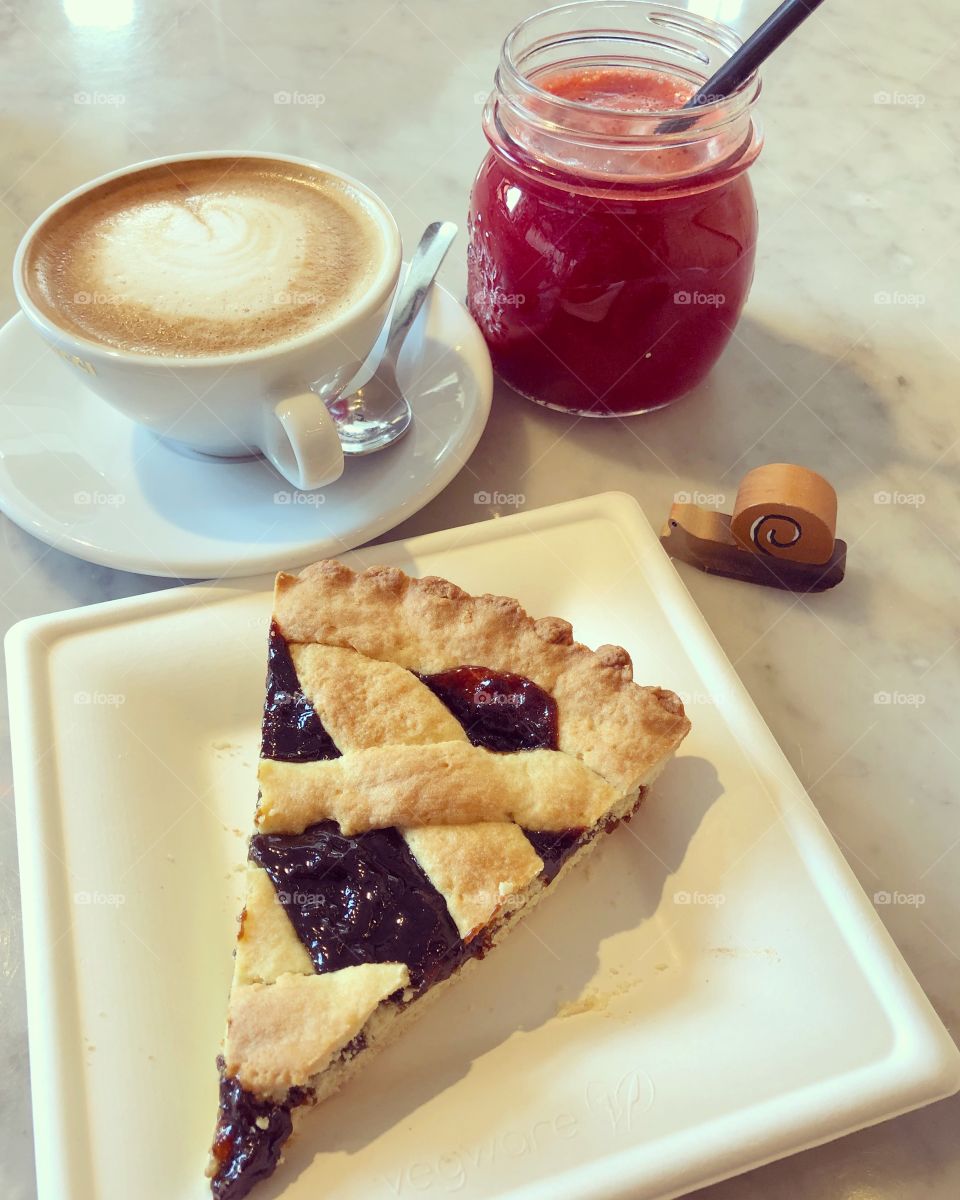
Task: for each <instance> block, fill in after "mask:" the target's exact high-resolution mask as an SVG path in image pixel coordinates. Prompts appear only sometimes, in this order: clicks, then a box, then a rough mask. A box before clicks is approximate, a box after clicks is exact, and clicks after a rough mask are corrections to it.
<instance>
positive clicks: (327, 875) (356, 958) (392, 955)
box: [250, 821, 467, 989]
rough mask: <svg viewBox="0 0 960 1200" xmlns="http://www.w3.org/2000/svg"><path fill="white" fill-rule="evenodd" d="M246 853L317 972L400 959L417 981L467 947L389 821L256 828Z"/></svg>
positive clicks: (439, 973) (440, 972) (449, 965)
mask: <svg viewBox="0 0 960 1200" xmlns="http://www.w3.org/2000/svg"><path fill="white" fill-rule="evenodd" d="M250 858H251V860H252V861H253V862H255V863H256V864H257V865H258V866H260V867H263V869H264V870H265V871H266V872H267V874H268V875H269V876H270V878H271V880H272V881H273V886H274V888H275V889H276V892H277V898H278V900H279V901H280V903H281V904H282V905H283V907H284V909H285V911H286V913H287V916H288V917H289V918H290V921H291V923H292V924H293V927H294V929H296V931H297V934H298V936H299V938H300V941H301V942H302V943H303V945H304V947H305V948H306V950H307V953H308V954H309V955H310V958H311V959H312V960H313V965H314V966H315V967H316V969H317V971H318V972H324V971H337V970H339V969H340V968H341V967H351V966H355V965H356V964H357V963H384V962H403V963H406V964H407V966H408V968H409V970H410V982H411V984H412V985H413V986H414V987H415V988H417V989H421V988H424V987H428V986H429V985H430V984H432V983H436V982H438V981H439V980H441V979H445V978H446V977H447V976H448V975H449V974H451V972H452V971H453V970H454V969H455V968H456V967H457V966H458V965H459V964H460V962H462V960H463V959H464V957H466V954H467V950H466V948H465V946H464V943H463V941H462V939H461V937H460V934H459V933H458V932H457V927H456V925H455V924H454V923H453V919H452V918H451V916H450V914H449V912H448V911H447V905H446V901H445V900H444V898H443V896H442V895H441V894H440V893H439V892H438V891H437V889H436V888H435V887H434V886H433V884H432V883H431V882H430V880H429V879H428V877H427V876H426V874H425V873H424V871H423V869H422V868H421V866H420V864H419V863H418V862H417V860H416V859H415V858H414V856H413V854H412V853H411V851H410V848H409V846H408V845H407V843H406V842H405V841H404V840H403V837H402V836H401V834H400V833H399V831H398V830H396V829H374V830H371V831H370V832H369V833H362V834H360V835H359V836H357V837H344V835H343V834H342V833H341V832H340V830H339V828H338V826H337V825H336V823H335V822H333V821H323V822H321V823H320V824H317V825H311V826H310V828H309V829H307V830H305V831H304V832H303V833H302V834H298V835H293V836H288V835H286V834H258V835H257V836H256V837H254V838H253V839H252V840H251V842H250Z"/></svg>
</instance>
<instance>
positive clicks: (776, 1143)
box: [5, 492, 960, 1200]
mask: <svg viewBox="0 0 960 1200" xmlns="http://www.w3.org/2000/svg"><path fill="white" fill-rule="evenodd" d="M591 518H592V519H606V520H611V521H613V523H614V524H615V525H616V526H617V527H618V528H619V529H620V530H621V531H622V532H623V533H624V534H625V536H626V537H627V540H628V542H629V544H630V546H631V547H632V548H633V550H634V553H635V554H636V556H637V561H641V562H642V565H643V569H644V571H645V573H646V574H647V575H648V577H652V578H651V583H652V584H653V585H654V587H656V588H658V589H661V590H660V594H661V595H663V594H664V591H663V589H665V590H666V592H667V593H670V592H672V593H673V595H672V596H671V597H670V599H671V600H672V601H673V602H675V603H676V604H678V605H679V607H677V608H675V610H674V611H675V612H676V613H679V617H678V618H677V619H678V621H680V620H681V619H682V624H683V628H684V634H683V641H684V646H685V649H687V650H688V652H689V653H690V655H691V657H694V658H702V656H703V655H704V654H706V655H707V656H708V657H709V659H711V660H712V661H713V663H714V664H715V667H716V669H717V670H718V671H719V672H720V673H721V674H723V675H724V676H725V677H727V678H728V679H729V681H730V684H731V686H730V688H729V689H728V692H727V693H725V695H729V697H730V702H731V703H736V704H737V705H738V706H739V707H740V710H741V711H740V715H739V719H740V720H742V721H746V722H747V723H748V725H749V726H751V727H752V731H753V733H754V734H756V740H755V742H754V743H753V744H751V747H750V753H751V757H752V758H753V759H754V760H755V761H758V762H761V763H762V764H763V765H764V766H765V767H766V769H768V770H774V771H775V772H776V775H777V778H778V779H780V780H782V781H785V782H786V783H788V784H789V787H790V791H791V798H792V799H793V800H795V801H796V804H795V805H791V808H790V810H789V811H787V810H785V811H784V813H783V819H784V822H785V824H786V825H787V828H788V833H789V836H790V838H791V841H792V842H793V843H794V845H795V847H796V850H797V853H798V854H799V855H800V857H801V859H802V861H803V862H804V864H805V865H806V866H807V867H808V868H809V870H810V876H811V886H813V887H815V888H816V889H817V891H818V892H819V893H820V894H821V896H822V897H823V900H824V903H825V905H826V906H827V907H828V909H829V911H830V913H831V914H832V916H833V917H834V919H835V920H836V922H837V925H838V928H839V929H840V931H841V932H842V934H843V938H844V943H845V946H846V949H847V951H848V952H849V953H850V954H851V955H853V957H854V958H855V959H856V960H857V961H858V963H859V965H860V967H861V969H862V970H863V971H864V973H865V974H866V976H867V978H868V980H869V982H870V983H871V985H872V990H873V991H874V994H875V997H876V1000H877V1003H878V1004H879V1005H881V1006H882V1008H883V1011H884V1012H886V1013H887V1015H888V1017H890V1019H891V1024H892V1025H893V1026H894V1028H895V1031H896V1034H897V1036H896V1037H895V1039H894V1045H893V1048H892V1049H891V1050H890V1051H889V1052H887V1053H885V1054H884V1055H883V1056H881V1057H879V1058H877V1059H875V1060H874V1061H872V1062H870V1063H869V1064H867V1065H865V1066H864V1067H861V1068H858V1069H856V1070H854V1071H848V1072H846V1073H845V1074H841V1075H836V1076H829V1077H826V1078H825V1079H821V1080H818V1081H817V1082H816V1083H814V1084H810V1085H808V1086H806V1087H805V1088H802V1089H799V1090H796V1089H795V1090H794V1091H792V1092H789V1093H787V1094H786V1095H785V1096H783V1097H779V1098H778V1099H776V1100H774V1101H768V1102H766V1103H764V1104H759V1105H757V1106H754V1107H752V1108H747V1109H740V1110H737V1111H736V1112H735V1113H731V1114H725V1115H724V1116H722V1117H718V1118H714V1119H712V1120H711V1121H710V1122H707V1123H705V1124H699V1125H696V1126H691V1127H690V1128H688V1129H684V1130H679V1131H677V1132H676V1133H674V1134H671V1135H669V1136H668V1137H666V1138H662V1139H660V1140H659V1141H658V1142H656V1143H654V1144H652V1145H650V1146H646V1147H644V1146H633V1147H629V1148H625V1149H623V1150H620V1151H618V1152H615V1153H612V1154H607V1155H604V1156H602V1157H600V1158H597V1159H594V1160H592V1161H591V1162H589V1163H584V1164H581V1165H579V1166H576V1167H573V1168H570V1169H568V1170H566V1171H564V1172H562V1173H560V1174H558V1175H555V1176H552V1177H550V1178H548V1179H546V1180H540V1181H538V1182H536V1183H532V1184H529V1185H523V1186H521V1187H519V1188H514V1189H513V1190H511V1191H509V1192H500V1193H498V1194H499V1195H501V1196H502V1197H504V1200H544V1198H545V1197H546V1196H548V1195H549V1197H551V1200H553V1198H555V1200H583V1198H585V1197H590V1200H626V1198H627V1197H628V1196H632V1197H638V1196H641V1197H643V1200H672V1198H674V1197H677V1196H681V1195H683V1194H685V1193H686V1192H688V1191H690V1190H691V1189H692V1188H697V1187H703V1186H707V1185H709V1184H711V1183H715V1182H718V1181H720V1180H722V1179H726V1178H730V1177H732V1176H735V1175H738V1174H741V1173H742V1172H744V1171H748V1170H752V1169H754V1168H756V1167H758V1166H762V1165H764V1164H765V1163H768V1162H772V1161H775V1160H777V1159H780V1158H784V1157H787V1156H788V1155H791V1154H794V1153H798V1152H800V1151H802V1150H805V1149H808V1148H810V1147H812V1146H816V1145H820V1144H823V1143H825V1142H828V1141H832V1140H834V1139H835V1138H838V1137H841V1136H844V1135H845V1134H848V1133H851V1132H854V1131H855V1130H857V1129H861V1128H865V1127H866V1126H868V1125H872V1124H877V1123H879V1122H881V1121H884V1120H888V1119H890V1118H892V1117H895V1116H898V1115H900V1114H902V1113H904V1112H908V1111H910V1110H911V1109H914V1108H918V1107H921V1106H923V1105H925V1104H927V1103H931V1102H933V1101H935V1100H938V1099H943V1098H945V1097H947V1096H949V1095H952V1094H953V1093H954V1092H956V1091H957V1090H958V1089H960V1050H958V1048H957V1046H956V1045H955V1044H954V1042H953V1040H952V1038H951V1037H950V1034H949V1033H948V1031H947V1029H946V1027H945V1026H944V1024H943V1022H942V1021H941V1019H940V1017H939V1016H938V1015H937V1013H936V1011H935V1010H934V1008H933V1006H932V1004H931V1002H930V1000H929V999H928V998H927V996H926V995H925V993H924V992H923V990H922V988H921V987H920V985H919V983H918V982H917V980H916V978H915V977H914V975H913V973H912V972H911V970H910V968H909V967H908V965H907V963H906V961H905V960H904V958H903V956H902V954H901V952H900V950H899V948H898V947H897V945H896V943H895V942H894V940H893V938H892V936H891V935H890V933H889V932H888V931H887V929H886V927H885V926H884V925H883V922H882V921H881V920H880V917H879V915H878V913H877V912H876V909H875V907H874V906H873V905H872V904H871V903H870V901H869V900H868V898H867V896H866V893H865V892H864V891H863V889H862V887H861V885H860V883H859V881H858V880H857V878H856V876H855V874H854V873H853V870H852V868H851V867H850V866H849V864H848V863H847V861H846V859H845V858H844V856H843V854H842V852H841V851H840V848H839V846H838V845H837V843H836V841H835V840H834V838H833V836H832V834H831V833H830V831H829V829H828V828H827V826H826V824H825V822H824V821H823V819H822V817H821V816H820V814H819V811H818V810H817V808H816V806H815V805H814V803H813V801H812V800H811V799H810V797H809V795H808V794H807V792H806V790H805V789H804V787H803V785H802V784H801V782H800V780H799V779H798V778H797V776H796V773H795V772H794V770H793V768H792V767H791V765H790V763H789V761H788V760H787V758H786V756H785V755H784V753H783V751H782V750H781V748H780V746H779V745H778V743H777V741H776V739H775V738H774V735H773V733H772V731H771V730H770V729H769V727H768V726H767V725H766V723H765V721H764V720H763V717H762V716H761V714H760V712H759V710H758V709H757V707H756V705H755V703H754V701H753V700H752V698H751V697H750V695H749V693H748V692H747V690H746V687H745V685H744V684H743V682H742V681H741V680H740V677H739V675H738V674H737V673H736V670H735V668H734V667H733V666H732V664H731V663H730V661H729V659H728V658H727V656H726V654H725V653H724V651H723V649H722V647H721V646H720V644H719V642H718V641H717V639H716V637H715V635H714V634H713V632H712V630H711V629H710V627H709V625H708V624H707V622H706V619H705V617H704V616H703V614H702V613H701V612H700V610H699V608H698V607H697V605H696V603H695V601H694V600H693V597H692V596H691V595H690V593H689V591H688V590H687V588H686V586H685V584H684V582H683V580H682V578H681V577H680V574H679V572H678V571H677V570H676V569H675V567H674V565H673V563H672V561H671V560H670V559H669V558H668V557H667V555H666V553H665V551H664V550H663V549H662V547H661V546H660V544H659V541H658V539H657V538H656V535H655V533H654V531H653V529H652V528H651V526H650V525H649V523H648V522H647V520H646V517H645V516H644V514H643V511H642V509H641V508H640V505H639V503H638V502H637V501H636V499H635V498H634V497H632V496H630V495H628V494H626V493H623V492H607V493H600V494H598V495H595V496H588V497H583V498H581V499H577V500H571V501H565V502H563V503H561V504H556V505H551V506H548V507H545V508H540V509H534V510H530V511H529V512H520V513H515V514H512V515H510V516H508V517H503V518H500V519H499V520H497V521H492V520H489V521H480V522H476V523H474V524H471V525H467V526H462V527H459V528H454V529H447V530H439V531H437V532H434V533H429V534H424V535H420V536H418V537H415V538H411V539H407V540H403V539H401V540H398V541H395V542H390V543H385V544H383V545H378V546H365V547H362V548H361V549H358V550H354V551H351V552H349V553H348V554H344V555H343V556H342V557H344V558H345V559H346V560H347V561H352V562H353V563H354V564H362V565H370V564H372V563H374V562H376V561H378V560H379V561H386V562H388V563H390V562H397V561H400V562H402V561H404V560H406V559H409V558H412V557H416V556H417V555H420V554H426V553H438V552H442V551H443V550H444V549H451V548H453V547H454V546H455V547H456V548H458V549H462V548H463V547H464V546H473V545H476V544H478V543H483V542H488V541H497V540H499V539H500V538H502V537H503V536H505V535H508V534H511V533H514V532H517V533H519V532H530V533H532V532H535V531H536V529H538V528H544V527H548V526H556V525H565V524H573V523H576V522H578V521H582V520H585V519H591ZM641 555H642V558H641ZM271 585H272V577H271V576H264V575H258V576H253V577H250V578H247V579H243V580H237V579H229V580H223V581H219V582H216V583H212V584H211V583H198V584H192V585H187V586H185V587H182V588H172V589H168V590H165V591H162V592H157V593H148V594H145V595H139V596H130V597H124V598H121V599H117V600H108V601H103V602H101V603H99V604H95V605H89V606H86V607H82V608H76V609H68V610H65V611H62V612H58V613H50V614H43V615H40V616H36V617H30V618H27V619H25V620H23V621H20V622H18V623H17V624H16V625H14V626H13V627H12V628H11V629H10V630H9V631H8V633H7V635H6V638H5V648H6V653H7V683H8V694H9V698H10V740H11V748H12V760H13V777H14V793H15V807H16V814H17V841H18V855H19V860H20V880H21V899H22V909H23V925H24V957H25V975H26V983H27V996H28V1015H29V1020H28V1039H29V1047H30V1076H31V1092H32V1102H33V1111H34V1131H35V1147H36V1166H37V1181H38V1195H39V1196H40V1198H41V1200H47V1198H48V1197H49V1198H50V1200H53V1198H54V1197H56V1200H92V1193H91V1194H90V1195H88V1194H86V1193H81V1192H79V1191H77V1190H75V1186H74V1185H76V1183H77V1181H78V1180H79V1179H81V1178H83V1176H84V1172H83V1171H82V1170H80V1171H77V1170H76V1168H74V1167H72V1165H71V1164H72V1162H73V1160H74V1159H76V1157H77V1155H78V1154H80V1153H81V1152H83V1153H86V1154H87V1155H88V1154H89V1149H88V1147H89V1141H83V1140H82V1139H79V1138H76V1137H75V1136H74V1137H71V1136H70V1129H71V1126H70V1120H69V1114H68V1111H67V1109H68V1105H66V1104H65V1103H64V1102H63V1091H62V1087H61V1086H60V1085H61V1084H62V1082H63V1080H62V1078H61V1074H62V1073H61V1072H60V1071H59V1069H58V1066H57V1064H58V1062H59V1055H58V1054H57V1046H58V1045H59V1044H61V1043H62V1042H63V1041H64V1038H65V1029H64V1022H63V1021H62V1020H61V1019H59V1018H60V1017H61V1016H62V1013H63V1011H64V1009H65V1008H67V1011H69V1002H70V1000H71V998H72V996H73V995H74V991H73V988H72V986H68V985H69V984H72V974H73V962H72V960H71V978H70V979H69V980H65V979H64V977H63V973H62V972H61V971H59V970H58V968H57V964H56V962H55V961H54V959H53V954H52V950H51V949H50V947H51V944H52V943H51V937H50V934H51V931H52V929H53V925H52V909H53V903H54V897H55V895H56V885H57V881H58V878H59V876H58V873H57V872H56V870H55V863H54V859H53V854H54V853H55V851H52V850H50V846H51V845H52V846H54V847H55V846H56V844H57V840H56V833H57V831H56V830H54V829H52V828H51V826H52V825H53V824H57V825H58V815H59V807H58V806H59V797H58V795H57V791H56V784H57V781H56V777H55V771H53V770H52V767H53V764H52V761H51V760H52V757H53V756H51V755H47V756H46V758H45V759H44V758H42V757H40V758H38V754H37V751H38V746H37V734H38V731H39V730H40V729H42V728H44V727H45V726H44V725H43V723H42V718H43V715H44V707H45V704H46V702H47V698H48V696H49V674H48V672H47V671H46V670H44V667H45V665H46V663H47V660H48V657H49V655H50V654H51V653H52V651H53V648H54V647H55V645H56V642H57V641H58V640H59V639H60V638H62V637H64V636H69V635H71V634H76V633H82V632H85V631H87V630H90V629H93V628H96V627H104V626H111V625H116V624H120V623H124V622H126V621H129V620H139V619H143V618H145V617H149V616H150V615H151V614H155V615H161V614H164V613H169V612H170V611H175V610H177V609H178V608H188V609H192V608H195V607H197V606H198V605H204V604H211V603H222V602H227V601H229V599H230V597H231V595H233V596H235V597H238V598H239V597H249V596H250V595H251V593H254V592H257V591H264V592H265V593H267V592H269V589H270V587H271ZM203 592H208V593H209V595H203V594H202V593H203ZM663 607H664V610H665V612H666V614H667V617H668V619H671V620H673V616H672V614H671V610H670V607H669V606H668V605H667V604H664V605H663ZM691 640H692V642H693V643H694V648H693V649H691ZM48 837H49V838H50V841H49V843H48V840H47V839H48ZM62 882H63V880H62V879H60V883H61V884H62ZM841 918H842V919H841ZM854 938H856V939H858V943H859V945H857V944H855V941H854ZM878 973H879V978H880V982H882V985H883V986H882V988H880V987H879V986H878ZM891 996H892V997H893V999H892V1000H891V999H890V997H891ZM894 1017H899V1019H898V1020H894V1019H893V1018H894ZM825 1092H826V1095H825ZM804 1093H808V1094H809V1096H808V1100H807V1105H808V1108H809V1109H810V1112H809V1114H808V1115H807V1117H806V1119H805V1120H800V1121H798V1119H797V1117H796V1113H795V1112H791V1113H784V1112H781V1111H779V1110H782V1109H784V1108H786V1107H788V1106H793V1107H794V1108H795V1106H796V1102H797V1097H801V1096H803V1095H804ZM825 1098H826V1099H828V1100H829V1101H830V1103H828V1104H824V1099H825ZM747 1114H748V1115H749V1120H747V1119H746V1115H747ZM87 1115H88V1114H87V1110H86V1108H84V1113H83V1117H84V1119H86V1117H87ZM731 1126H733V1128H731ZM693 1136H695V1137H696V1141H697V1152H696V1153H693V1154H691V1152H690V1148H689V1146H687V1145H685V1141H687V1140H689V1139H690V1138H691V1137H693ZM57 1146H59V1147H60V1150H61V1155H59V1156H58V1155H57V1154H56V1153H54V1152H53V1150H54V1147H57ZM671 1146H673V1151H672V1153H665V1148H666V1150H667V1151H669V1150H670V1147H671ZM651 1157H652V1158H655V1159H656V1160H658V1162H657V1161H655V1162H648V1161H643V1160H645V1159H649V1158H651ZM658 1163H659V1165H658ZM86 1178H90V1173H89V1171H87V1172H86ZM641 1179H642V1180H643V1186H642V1190H641V1191H640V1192H638V1190H637V1188H638V1185H639V1184H640V1180H641ZM661 1185H662V1186H661ZM651 1187H654V1188H657V1189H659V1190H655V1191H652V1190H650V1188H651Z"/></svg>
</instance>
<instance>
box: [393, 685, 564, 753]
mask: <svg viewBox="0 0 960 1200" xmlns="http://www.w3.org/2000/svg"><path fill="white" fill-rule="evenodd" d="M417 678H418V679H419V680H420V681H421V682H422V683H424V684H426V686H427V687H428V688H429V689H430V691H431V692H433V694H434V695H435V696H436V697H437V699H438V700H441V701H442V702H443V703H444V704H445V705H446V706H447V708H449V710H450V711H451V712H452V713H453V715H454V716H455V717H456V718H457V720H458V721H459V722H460V724H461V725H462V726H463V728H464V731H465V733H466V735H467V737H468V738H469V739H470V741H471V742H472V743H473V744H474V746H482V747H483V748H484V750H496V751H500V752H503V753H509V752H511V751H517V750H556V749H557V702H556V700H554V698H553V697H552V696H551V695H549V693H547V692H545V691H544V690H543V688H541V687H538V686H537V684H535V683H534V682H533V680H532V679H527V678H526V677H525V676H523V675H510V674H508V673H506V672H503V671H491V670H488V669H487V668H486V667H454V668H453V670H451V671H439V672H438V673H437V674H435V675H417Z"/></svg>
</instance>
